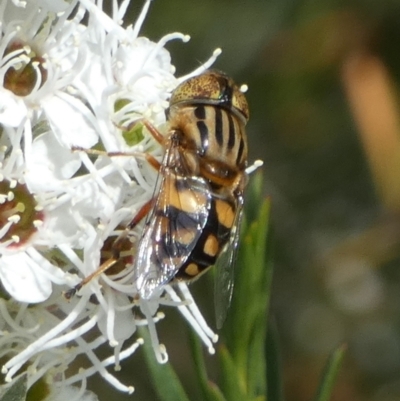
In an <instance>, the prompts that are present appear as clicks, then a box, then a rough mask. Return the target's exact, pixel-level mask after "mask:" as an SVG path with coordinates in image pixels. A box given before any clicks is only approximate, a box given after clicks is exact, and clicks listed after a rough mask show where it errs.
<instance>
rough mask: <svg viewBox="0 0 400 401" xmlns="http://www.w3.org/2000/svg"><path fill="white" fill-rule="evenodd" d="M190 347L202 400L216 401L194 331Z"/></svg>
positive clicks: (190, 337)
mask: <svg viewBox="0 0 400 401" xmlns="http://www.w3.org/2000/svg"><path fill="white" fill-rule="evenodd" d="M189 345H190V349H191V352H192V357H193V362H194V367H195V370H196V377H197V380H198V382H199V385H200V391H201V393H202V397H201V399H202V400H208V401H214V400H215V398H213V397H212V395H211V390H210V382H209V380H208V376H207V370H206V365H205V362H204V356H203V349H202V346H201V344H200V341H199V339H198V337H197V336H196V335H195V334H194V333H193V331H189Z"/></svg>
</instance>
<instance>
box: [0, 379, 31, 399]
mask: <svg viewBox="0 0 400 401" xmlns="http://www.w3.org/2000/svg"><path fill="white" fill-rule="evenodd" d="M27 387H28V379H27V375H26V374H23V375H22V376H21V377H19V378H18V379H17V380H16V381H15V382H14V383H13V384H12V385H11V387H8V388H7V389H6V390H5V391H4V392H3V393H2V394H1V395H0V401H25V400H26V392H27Z"/></svg>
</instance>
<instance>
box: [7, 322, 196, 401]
mask: <svg viewBox="0 0 400 401" xmlns="http://www.w3.org/2000/svg"><path fill="white" fill-rule="evenodd" d="M139 333H140V335H141V336H142V337H143V339H144V346H143V349H144V354H145V359H146V362H147V366H148V368H149V371H150V375H151V377H152V381H153V384H154V388H155V390H156V392H157V394H158V397H159V399H160V400H161V401H190V400H189V398H188V396H187V395H186V392H185V390H184V388H183V387H182V385H181V383H180V381H179V378H178V376H177V374H176V373H175V371H174V369H173V367H172V366H171V365H170V364H169V363H166V364H164V365H161V364H159V363H158V362H157V360H156V358H155V356H154V351H153V348H152V346H151V340H150V336H149V334H148V332H147V329H145V328H141V329H140V330H139ZM0 401H2V400H0Z"/></svg>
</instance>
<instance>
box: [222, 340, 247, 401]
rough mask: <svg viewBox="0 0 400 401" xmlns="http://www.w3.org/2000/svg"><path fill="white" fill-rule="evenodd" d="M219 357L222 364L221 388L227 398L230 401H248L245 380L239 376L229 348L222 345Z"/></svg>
mask: <svg viewBox="0 0 400 401" xmlns="http://www.w3.org/2000/svg"><path fill="white" fill-rule="evenodd" d="M218 355H219V357H220V363H221V376H222V379H221V388H222V391H223V394H224V396H225V398H226V399H227V400H229V401H246V400H247V399H248V398H247V396H246V383H245V380H244V379H245V378H244V377H240V375H239V374H238V371H237V367H236V365H235V362H234V360H233V359H232V357H231V355H230V354H229V352H228V350H227V348H226V347H225V346H223V345H221V346H220V347H219V352H218Z"/></svg>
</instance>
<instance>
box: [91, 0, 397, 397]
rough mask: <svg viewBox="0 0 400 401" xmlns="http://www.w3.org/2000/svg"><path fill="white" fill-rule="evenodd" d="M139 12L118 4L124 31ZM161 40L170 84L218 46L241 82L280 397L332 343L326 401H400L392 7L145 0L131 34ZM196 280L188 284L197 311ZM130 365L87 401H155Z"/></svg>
mask: <svg viewBox="0 0 400 401" xmlns="http://www.w3.org/2000/svg"><path fill="white" fill-rule="evenodd" d="M141 6H142V1H139V0H133V1H132V4H131V8H130V11H131V13H130V14H129V17H128V18H126V22H127V23H130V22H133V21H134V20H135V18H136V15H137V14H138V12H139V10H140V8H141ZM173 31H181V32H183V33H187V34H190V35H191V37H192V39H191V41H190V42H189V43H188V44H182V43H180V42H172V43H170V44H169V45H168V49H169V50H170V51H171V54H172V58H173V62H174V64H175V65H176V67H177V75H178V76H179V75H184V74H186V73H187V72H189V71H191V70H193V69H194V68H196V67H197V66H198V65H199V64H200V63H201V62H202V61H205V60H206V59H207V58H208V57H209V55H211V53H212V51H213V50H214V49H215V48H216V47H221V48H222V49H223V53H222V55H221V56H220V58H219V59H218V61H217V63H216V64H215V67H216V68H218V69H221V70H223V71H225V72H227V73H228V74H230V75H232V76H233V77H234V78H235V80H236V81H238V82H239V83H241V82H243V83H247V84H248V85H249V91H248V100H249V103H250V110H251V120H250V123H249V125H248V135H249V142H250V144H249V145H250V150H251V152H250V159H251V160H253V159H256V158H261V159H263V160H264V162H265V167H264V175H265V193H266V194H268V195H270V196H271V197H272V202H273V227H274V236H275V240H274V247H275V276H274V282H273V294H272V310H271V314H272V315H273V316H274V317H275V319H276V321H277V324H278V329H279V333H280V336H281V347H282V353H283V367H284V378H285V393H286V399H287V401H303V400H310V399H311V397H312V394H314V392H315V388H316V386H317V382H318V380H319V375H320V373H321V370H322V367H323V365H324V362H325V360H326V357H327V355H328V353H329V352H330V351H332V349H333V348H334V347H335V346H337V345H338V344H339V343H340V342H343V341H345V342H347V343H348V346H349V349H348V353H347V357H346V361H345V365H344V367H343V368H342V370H341V374H340V376H339V381H338V384H337V386H336V390H335V394H334V400H336V401H337V400H341V401H348V400H352V401H397V400H400V263H399V262H400V213H399V212H400V123H399V122H400V105H399V87H398V85H399V79H400V2H399V1H396V0H382V1H379V2H378V1H376V0H375V1H374V0H363V1H361V0H347V1H332V0H318V1H315V0H297V1H294V0H246V1H244V0H190V1H187V0H154V2H153V4H152V7H151V9H150V13H149V16H148V18H147V21H146V23H145V26H144V30H143V31H142V34H143V35H145V36H147V37H149V38H150V39H152V40H154V41H157V40H158V39H159V38H160V37H161V36H162V35H164V34H166V33H169V32H173ZM206 281H207V280H204V283H203V284H200V282H199V283H197V284H195V285H194V287H196V288H194V289H195V292H197V295H196V296H197V298H202V297H203V298H205V299H200V303H203V304H208V303H210V301H211V300H210V299H209V298H210V294H211V293H212V292H207V293H206V294H204V292H205V290H204V289H203V287H204V286H205V285H206ZM167 312H169V311H167ZM170 315H171V314H169V315H168V316H167V318H166V319H165V321H164V322H162V323H161V324H160V325H159V333H160V336H161V338H162V341H164V342H165V343H166V344H167V347H168V349H169V354H170V356H171V359H172V361H173V363H174V365H175V367H176V368H177V370H178V373H179V374H180V376H181V377H182V380H183V382H184V384H185V385H186V388H187V390H188V393H189V394H190V396H191V397H192V399H193V400H196V388H195V387H192V386H194V384H192V381H193V378H191V377H190V375H191V370H190V361H188V358H189V357H188V355H187V345H186V342H187V340H186V327H185V323H184V322H183V321H182V319H180V318H174V317H173V316H172V317H171V316H170ZM209 315H210V321H212V311H211V312H210V313H209ZM208 359H209V362H210V365H211V368H212V365H214V364H216V363H217V362H216V359H215V358H214V359H213V358H212V357H211V358H208ZM143 364H144V362H143V360H142V359H140V357H138V356H137V355H135V356H133V357H132V360H131V361H130V362H128V363H125V364H123V372H122V374H123V376H124V378H123V380H124V381H125V382H129V383H133V384H135V386H136V388H137V391H136V394H134V395H133V396H131V397H133V398H131V397H128V396H124V395H121V396H120V397H119V395H118V394H116V393H115V391H114V390H113V389H109V388H108V386H107V385H105V386H104V385H103V384H101V383H100V381H92V385H93V388H95V389H97V390H96V392H97V393H98V394H99V393H100V399H101V400H107V399H109V398H111V397H112V399H121V400H125V399H126V400H127V399H135V400H138V401H142V400H155V399H156V397H155V395H154V393H152V392H151V383H150V382H149V379H148V376H147V374H146V372H145V371H144V368H143ZM103 387H106V388H104V389H103ZM108 390H110V392H107V391H108ZM197 399H198V398H197ZM270 401H274V400H270Z"/></svg>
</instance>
